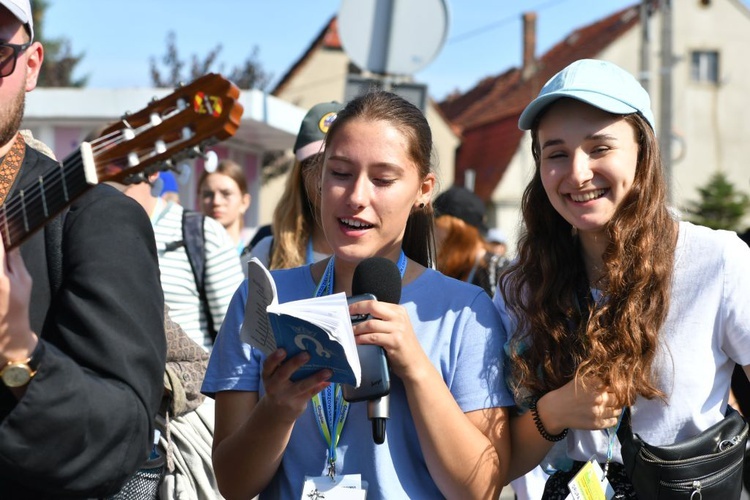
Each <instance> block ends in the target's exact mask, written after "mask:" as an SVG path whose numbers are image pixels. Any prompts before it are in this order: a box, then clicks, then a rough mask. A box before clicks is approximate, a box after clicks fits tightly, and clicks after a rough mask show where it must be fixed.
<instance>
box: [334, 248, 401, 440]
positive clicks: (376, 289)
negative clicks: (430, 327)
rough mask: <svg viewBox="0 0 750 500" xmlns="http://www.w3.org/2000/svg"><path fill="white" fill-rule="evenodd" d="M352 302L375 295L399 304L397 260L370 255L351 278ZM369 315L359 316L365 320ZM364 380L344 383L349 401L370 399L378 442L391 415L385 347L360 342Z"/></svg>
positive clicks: (399, 291)
mask: <svg viewBox="0 0 750 500" xmlns="http://www.w3.org/2000/svg"><path fill="white" fill-rule="evenodd" d="M352 295H353V297H352V298H351V299H350V302H356V301H357V300H368V299H370V300H371V299H372V298H376V299H377V300H379V301H381V302H388V303H391V304H398V303H399V301H400V300H401V273H400V272H399V270H398V267H397V266H396V264H394V263H393V262H392V261H390V260H388V259H386V258H384V257H371V258H369V259H365V260H363V261H362V262H360V263H359V264H358V265H357V267H356V269H355V270H354V276H353V278H352ZM365 319H366V318H357V319H356V321H364V320H365ZM357 353H358V354H359V360H360V364H361V365H362V381H361V383H360V386H359V387H357V388H354V387H353V386H350V385H345V386H344V399H346V400H347V401H367V418H368V419H370V420H371V421H372V438H373V440H374V441H375V443H376V444H382V443H383V442H384V441H385V423H386V420H387V419H388V418H389V398H388V393H389V392H390V373H389V371H388V360H387V359H386V356H385V351H384V350H383V348H382V347H380V346H376V345H358V346H357Z"/></svg>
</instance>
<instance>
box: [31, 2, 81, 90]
mask: <svg viewBox="0 0 750 500" xmlns="http://www.w3.org/2000/svg"><path fill="white" fill-rule="evenodd" d="M48 7H49V2H48V0H32V1H31V11H32V14H31V15H32V16H33V18H34V38H35V39H36V40H38V41H40V42H42V45H44V64H42V69H41V71H40V72H39V81H38V83H37V85H39V86H40V87H84V86H85V85H86V82H87V81H88V75H86V76H83V77H80V78H73V73H74V72H75V69H76V66H78V63H80V62H81V60H82V59H83V56H84V53H83V52H81V53H80V54H74V53H73V50H72V48H71V43H70V40H68V39H67V38H51V39H47V38H45V37H44V14H45V12H46V11H47V8H48Z"/></svg>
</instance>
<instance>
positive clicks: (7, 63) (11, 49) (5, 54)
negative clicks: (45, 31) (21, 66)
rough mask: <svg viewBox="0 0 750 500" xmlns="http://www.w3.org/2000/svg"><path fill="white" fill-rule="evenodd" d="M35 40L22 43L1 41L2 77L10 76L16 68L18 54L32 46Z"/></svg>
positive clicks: (0, 75)
mask: <svg viewBox="0 0 750 500" xmlns="http://www.w3.org/2000/svg"><path fill="white" fill-rule="evenodd" d="M32 43H33V42H28V43H24V44H21V45H18V44H15V43H5V42H2V43H0V78H4V77H6V76H10V75H12V74H13V72H14V71H15V70H16V60H17V59H18V54H20V53H21V52H23V51H24V50H26V49H28V48H29V47H31V44H32Z"/></svg>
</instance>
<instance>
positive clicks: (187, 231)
mask: <svg viewBox="0 0 750 500" xmlns="http://www.w3.org/2000/svg"><path fill="white" fill-rule="evenodd" d="M204 220H205V216H204V215H203V214H202V213H199V212H194V211H192V210H184V211H183V212H182V241H183V242H184V244H185V253H186V254H187V257H188V261H189V262H190V268H191V269H192V270H193V276H194V277H195V286H196V288H197V289H198V297H199V299H200V302H201V307H203V312H204V313H205V316H206V326H207V329H208V333H209V335H210V336H211V339H212V340H216V328H215V327H214V319H213V316H212V315H211V308H210V307H209V305H208V297H207V296H206V234H205V232H204V224H203V223H204Z"/></svg>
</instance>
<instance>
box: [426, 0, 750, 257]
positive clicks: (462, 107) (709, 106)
mask: <svg viewBox="0 0 750 500" xmlns="http://www.w3.org/2000/svg"><path fill="white" fill-rule="evenodd" d="M658 4H659V2H656V1H652V2H649V4H648V13H649V15H648V17H647V18H646V19H647V20H646V26H647V27H648V29H649V30H650V36H649V37H648V39H649V43H648V44H646V45H644V42H643V40H644V36H643V24H642V20H641V5H640V3H634V4H633V5H632V6H631V7H629V8H626V9H623V10H621V11H618V12H615V13H613V14H612V15H610V16H608V17H607V18H605V19H602V20H600V21H598V22H596V23H593V24H591V25H588V26H584V27H582V28H580V29H577V30H575V31H573V32H572V33H571V34H570V35H568V36H567V37H566V38H565V39H564V40H561V41H560V42H559V43H558V44H556V45H555V46H553V47H552V48H551V49H550V50H549V51H547V52H546V53H545V54H543V55H541V56H540V57H538V58H537V57H535V53H534V52H535V41H536V26H535V20H536V18H535V15H534V14H526V15H525V16H524V18H523V23H524V35H523V36H524V44H523V46H524V53H523V63H522V65H521V66H520V67H518V68H512V69H510V70H508V71H506V72H505V73H503V74H501V75H498V76H496V77H491V78H487V79H485V80H483V81H481V82H480V83H479V84H477V85H476V86H475V87H474V88H473V89H471V90H469V91H468V92H466V93H464V94H461V95H456V96H452V97H450V98H448V99H447V100H446V101H444V102H442V103H441V104H440V105H441V108H442V110H443V112H444V113H445V115H446V116H447V117H448V118H449V119H451V120H452V121H453V122H454V124H455V125H456V126H458V127H459V128H460V130H461V133H462V139H463V142H462V145H461V147H460V148H459V151H458V153H457V156H456V174H455V175H456V179H457V180H460V179H462V178H463V174H462V172H464V171H466V170H473V171H475V172H476V179H477V181H476V192H477V194H478V195H479V196H481V197H482V198H483V199H484V200H485V201H486V202H487V204H488V207H489V218H490V222H491V223H493V224H494V225H497V226H498V227H501V228H502V229H504V230H505V231H506V233H508V234H509V237H510V240H511V241H510V248H511V249H514V248H515V243H516V242H517V238H518V235H519V233H520V213H519V208H520V202H521V197H522V194H523V189H524V187H525V186H526V184H527V182H528V180H529V178H530V176H531V174H532V173H533V169H534V162H533V158H532V157H531V153H530V136H529V133H528V132H525V133H523V132H521V131H519V130H518V129H517V123H518V117H519V116H520V114H521V112H522V111H523V109H524V107H525V106H526V105H527V104H528V103H529V102H530V101H531V100H532V99H533V98H534V97H535V96H536V95H537V93H538V92H539V90H540V89H541V87H542V86H543V85H544V83H545V82H546V81H547V80H548V79H549V78H550V77H551V76H552V75H554V74H555V73H556V72H557V71H559V70H561V69H562V68H564V67H565V66H567V65H568V64H569V63H571V62H573V61H575V60H577V59H582V58H596V59H605V60H609V61H612V62H614V63H616V64H618V65H620V66H622V67H623V68H624V69H626V70H628V71H630V72H631V73H632V74H633V75H635V76H636V77H641V78H643V77H644V76H648V79H647V80H643V81H645V85H646V86H647V89H648V90H649V93H650V95H651V99H652V107H653V110H654V114H655V116H656V122H657V123H656V128H657V134H658V135H659V136H663V134H664V133H665V129H669V130H670V132H671V138H672V139H671V149H672V155H671V158H672V161H671V168H670V169H669V171H668V172H667V174H668V177H669V179H670V198H671V200H672V204H673V205H674V207H675V208H676V209H678V210H680V211H684V210H685V209H686V208H687V207H689V204H690V202H691V201H698V200H699V193H698V190H697V188H698V187H699V186H703V185H705V184H706V183H707V181H708V180H709V178H710V177H711V176H712V175H713V174H714V173H716V172H723V173H725V174H726V175H727V177H728V178H729V180H730V181H731V182H732V183H733V184H734V185H735V187H736V188H737V189H739V190H741V191H744V192H748V191H750V167H748V166H747V162H746V157H747V155H748V154H750V141H747V140H746V138H745V137H744V134H745V131H746V130H750V114H748V113H746V112H744V110H745V109H746V107H747V103H748V97H747V92H748V89H750V68H749V67H748V66H747V64H746V63H745V61H746V60H747V54H748V51H750V11H749V10H748V8H747V7H746V6H745V5H744V4H743V3H742V2H741V1H739V0H681V1H679V2H671V4H672V14H671V17H672V23H671V33H672V36H671V44H672V54H673V64H672V68H671V81H672V85H671V125H670V124H668V122H667V121H665V120H664V119H662V115H663V107H662V103H663V102H665V101H664V99H663V97H662V93H661V88H662V75H663V74H664V71H663V70H662V67H663V65H664V62H663V61H662V59H661V56H660V55H661V53H662V48H661V46H662V37H661V30H662V26H663V24H662V21H663V13H662V12H661V11H660V9H659V6H658ZM642 52H643V53H645V54H648V58H647V64H646V65H644V64H643V62H642V57H641V54H642ZM644 67H646V68H649V69H650V70H649V71H648V72H647V73H644V72H643V71H642V68H644ZM665 124H666V125H665ZM745 224H746V225H748V224H750V218H748V219H747V220H746V221H745Z"/></svg>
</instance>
